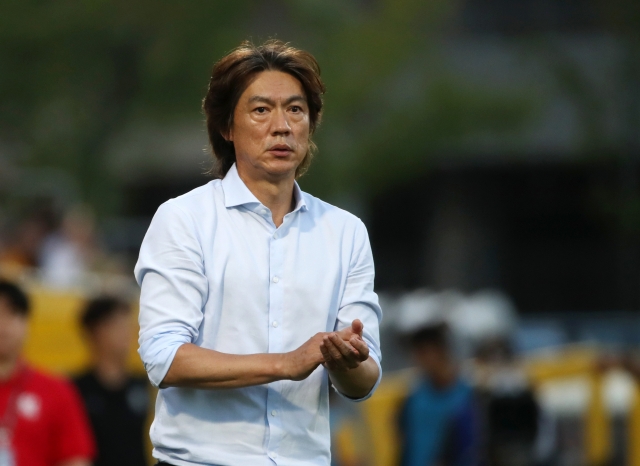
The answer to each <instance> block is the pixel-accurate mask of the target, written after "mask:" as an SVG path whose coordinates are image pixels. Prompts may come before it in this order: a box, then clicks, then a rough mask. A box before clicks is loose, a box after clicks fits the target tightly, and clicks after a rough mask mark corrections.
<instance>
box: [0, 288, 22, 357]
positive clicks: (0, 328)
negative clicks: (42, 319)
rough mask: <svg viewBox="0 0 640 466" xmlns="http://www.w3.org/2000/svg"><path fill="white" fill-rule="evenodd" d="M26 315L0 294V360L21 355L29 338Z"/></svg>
mask: <svg viewBox="0 0 640 466" xmlns="http://www.w3.org/2000/svg"><path fill="white" fill-rule="evenodd" d="M27 327H28V322H27V318H26V316H23V315H22V314H19V313H18V312H16V311H15V310H14V309H13V307H12V306H11V303H10V302H9V301H8V300H7V298H5V297H4V296H0V361H7V360H14V359H16V358H18V356H20V352H21V351H22V347H23V345H24V342H25V340H26V338H27Z"/></svg>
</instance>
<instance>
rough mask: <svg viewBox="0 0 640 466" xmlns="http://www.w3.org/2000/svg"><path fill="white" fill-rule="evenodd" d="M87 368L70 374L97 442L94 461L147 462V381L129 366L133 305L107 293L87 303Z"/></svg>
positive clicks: (138, 465)
mask: <svg viewBox="0 0 640 466" xmlns="http://www.w3.org/2000/svg"><path fill="white" fill-rule="evenodd" d="M80 323H81V326H82V328H83V330H84V332H85V335H86V337H87V342H88V345H89V348H90V353H91V366H90V368H89V369H88V370H87V371H86V372H84V373H83V374H81V375H79V376H78V377H76V378H75V379H74V382H75V384H76V386H77V388H78V390H79V391H80V394H81V395H82V398H83V400H84V403H85V406H86V408H87V412H88V414H89V418H90V420H91V425H92V427H93V430H94V434H95V437H96V442H97V446H98V455H97V458H96V460H95V462H94V466H114V465H118V466H146V465H147V460H146V454H145V440H144V438H145V436H146V435H147V432H146V424H147V416H148V412H149V395H150V393H149V384H148V382H147V378H146V377H144V376H135V375H132V374H131V373H130V372H129V370H128V366H127V359H128V356H129V354H130V350H131V343H132V339H133V334H132V332H133V331H134V327H133V323H132V321H131V309H130V308H129V305H128V304H127V303H125V302H123V301H120V300H118V299H116V298H111V297H102V298H97V299H94V300H92V301H90V302H89V303H87V305H86V307H85V309H84V311H83V312H82V313H81V316H80Z"/></svg>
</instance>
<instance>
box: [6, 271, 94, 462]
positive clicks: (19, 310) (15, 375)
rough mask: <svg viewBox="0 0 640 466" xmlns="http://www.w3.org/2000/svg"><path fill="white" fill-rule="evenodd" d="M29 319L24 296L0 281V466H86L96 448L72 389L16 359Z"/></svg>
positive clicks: (19, 354)
mask: <svg viewBox="0 0 640 466" xmlns="http://www.w3.org/2000/svg"><path fill="white" fill-rule="evenodd" d="M28 315H29V302H28V299H27V296H26V295H25V294H24V292H22V291H21V290H20V289H19V288H18V287H17V286H15V285H14V284H12V283H10V282H6V281H0V464H1V465H2V466H88V465H89V464H91V459H92V458H93V456H94V451H95V447H94V444H93V438H92V436H91V429H90V427H89V424H88V421H87V418H86V414H85V412H84V409H83V407H82V403H81V400H80V398H79V396H78V394H77V392H76V390H75V388H74V387H73V385H71V384H69V383H68V382H66V381H63V380H61V379H59V378H57V377H53V376H51V375H47V374H44V373H42V372H40V371H37V370H35V369H33V368H31V367H29V365H27V364H26V363H25V362H24V361H23V360H22V359H21V353H22V348H23V344H24V342H25V339H26V335H27V327H28Z"/></svg>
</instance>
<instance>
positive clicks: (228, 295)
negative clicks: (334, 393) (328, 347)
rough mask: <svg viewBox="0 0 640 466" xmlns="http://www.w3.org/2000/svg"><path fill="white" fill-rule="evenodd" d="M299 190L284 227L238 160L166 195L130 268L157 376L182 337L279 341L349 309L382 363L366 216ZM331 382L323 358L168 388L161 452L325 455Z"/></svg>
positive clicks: (344, 319)
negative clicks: (303, 365) (247, 377)
mask: <svg viewBox="0 0 640 466" xmlns="http://www.w3.org/2000/svg"><path fill="white" fill-rule="evenodd" d="M294 195H295V201H296V205H295V209H294V210H293V211H292V212H290V213H289V214H287V215H286V216H285V217H284V221H283V223H282V225H280V227H278V228H276V227H275V224H274V223H273V221H272V218H271V212H270V211H269V209H268V208H267V207H265V206H264V205H263V204H261V203H260V202H259V201H258V200H257V199H256V197H255V196H254V195H253V194H252V193H251V191H249V189H248V188H247V186H246V185H245V184H244V183H243V181H242V180H241V178H240V177H239V176H238V172H237V169H236V166H235V165H234V166H233V167H232V168H231V170H229V173H228V174H227V176H226V177H225V178H224V179H223V180H214V181H211V182H209V183H208V184H206V185H204V186H202V187H200V188H197V189H194V190H193V191H191V192H189V193H187V194H185V195H183V196H180V197H177V198H175V199H171V200H169V201H168V202H165V203H164V204H162V205H161V206H160V208H159V209H158V211H157V212H156V214H155V216H154V218H153V221H152V222H151V225H150V226H149V230H148V231H147V234H146V236H145V238H144V241H143V243H142V247H141V249H140V256H139V259H138V263H137V264H136V268H135V275H136V279H137V281H138V283H139V284H140V287H141V296H140V317H139V321H140V339H139V343H140V349H139V353H140V356H141V358H142V361H143V362H144V366H145V368H146V370H147V373H148V374H149V378H150V380H151V382H152V383H153V384H154V385H155V386H158V385H159V384H160V383H161V382H162V380H163V379H164V377H165V375H166V373H167V371H168V370H169V366H170V365H171V362H172V360H173V358H174V356H175V354H176V351H177V349H178V347H179V346H180V345H182V344H184V343H193V344H196V345H198V346H201V347H203V348H210V349H213V350H216V351H220V352H224V353H231V354H255V353H284V352H288V351H292V350H295V349H296V348H298V347H299V346H300V345H302V344H303V343H304V342H306V341H307V340H308V339H309V338H310V337H312V336H313V335H315V334H316V333H318V332H326V331H333V330H340V329H343V328H345V327H347V326H350V325H351V322H352V321H353V320H354V319H360V320H361V321H362V322H363V324H364V335H363V337H364V340H365V341H366V342H367V344H368V345H369V348H370V355H371V357H372V358H373V359H374V360H375V361H376V363H377V364H378V367H380V357H381V355H380V343H379V341H380V340H379V332H378V326H379V322H380V319H381V316H382V312H381V310H380V306H379V305H378V297H377V296H376V294H375V293H374V291H373V277H374V268H373V259H372V256H371V247H370V245H369V239H368V236H367V231H366V228H365V226H364V224H363V223H362V222H361V221H360V220H359V219H358V218H357V217H355V216H353V215H351V214H349V213H348V212H345V211H344V210H341V209H339V208H337V207H334V206H332V205H330V204H327V203H325V202H323V201H321V200H319V199H317V198H315V197H313V196H311V195H309V194H307V193H304V192H302V191H301V190H300V188H299V187H298V185H297V183H296V184H295V188H294ZM380 374H382V371H380ZM379 382H380V378H378V381H377V383H376V386H375V387H374V388H373V389H372V390H371V393H369V395H367V397H365V398H363V399H366V398H368V397H369V396H371V394H372V393H373V391H374V390H375V388H376V387H377V385H378V383H379ZM328 386H329V381H328V375H327V372H326V370H325V369H324V368H323V367H322V366H320V367H318V368H317V369H316V370H315V371H314V372H313V373H312V374H311V375H310V376H309V377H308V378H307V379H305V380H303V381H300V382H294V381H290V380H282V381H277V382H273V383H270V384H266V385H258V386H252V387H246V388H239V389H218V390H202V389H192V388H174V387H172V388H165V389H162V390H160V391H159V393H158V398H157V401H156V409H155V419H154V421H153V425H152V426H151V440H152V443H153V445H154V456H155V457H156V458H159V459H160V460H163V461H167V462H169V463H172V464H175V465H178V466H183V465H184V466H191V465H212V464H213V465H234V466H236V465H245V464H246V465H249V464H250V465H255V466H260V465H264V466H269V465H273V464H277V465H282V466H286V465H328V464H329V462H330V437H329V393H328Z"/></svg>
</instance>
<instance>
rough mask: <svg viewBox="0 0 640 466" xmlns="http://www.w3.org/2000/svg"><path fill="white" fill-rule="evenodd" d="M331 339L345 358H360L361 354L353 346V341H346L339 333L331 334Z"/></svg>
mask: <svg viewBox="0 0 640 466" xmlns="http://www.w3.org/2000/svg"><path fill="white" fill-rule="evenodd" d="M329 340H330V341H331V342H332V343H333V344H334V345H335V346H336V348H338V351H340V354H342V357H343V358H344V359H346V360H347V361H351V362H355V361H358V360H359V358H360V354H359V352H358V351H357V350H356V349H355V348H354V347H353V346H351V343H349V342H346V341H344V340H343V339H342V338H340V337H339V336H338V335H329Z"/></svg>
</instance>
